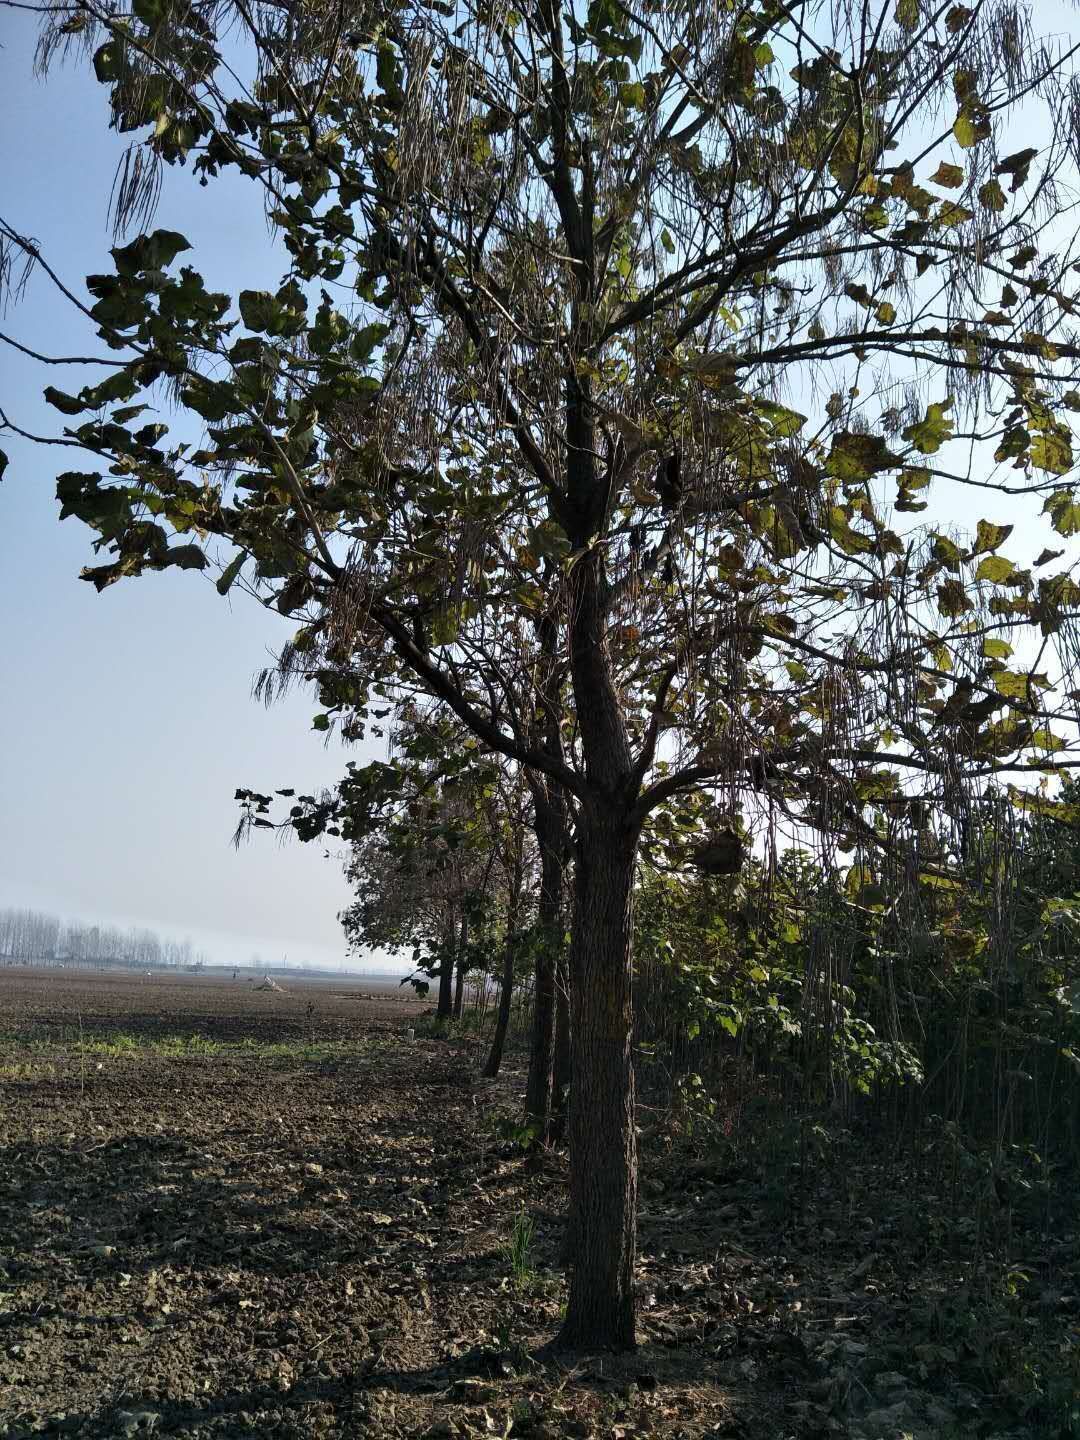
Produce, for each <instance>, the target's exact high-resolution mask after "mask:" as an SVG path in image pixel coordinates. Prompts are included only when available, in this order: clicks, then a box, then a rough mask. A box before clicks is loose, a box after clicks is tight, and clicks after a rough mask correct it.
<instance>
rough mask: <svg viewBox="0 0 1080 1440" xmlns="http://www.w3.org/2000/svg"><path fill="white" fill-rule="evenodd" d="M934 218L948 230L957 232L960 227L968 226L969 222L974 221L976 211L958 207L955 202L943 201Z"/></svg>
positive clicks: (962, 206)
mask: <svg viewBox="0 0 1080 1440" xmlns="http://www.w3.org/2000/svg"><path fill="white" fill-rule="evenodd" d="M934 218H935V219H936V220H937V222H938V224H939V225H944V226H945V228H946V229H947V230H955V229H956V227H957V226H958V225H966V224H967V222H968V221H969V220H974V219H975V211H974V210H969V209H968V208H967V206H966V205H958V204H957V203H956V201H955V200H942V202H941V204H940V205H939V206H938V212H937V215H936V216H935V217H934Z"/></svg>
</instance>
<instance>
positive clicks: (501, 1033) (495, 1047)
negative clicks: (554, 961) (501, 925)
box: [484, 927, 517, 1080]
mask: <svg viewBox="0 0 1080 1440" xmlns="http://www.w3.org/2000/svg"><path fill="white" fill-rule="evenodd" d="M516 944H517V936H516V935H515V934H514V931H513V930H512V929H511V928H509V927H507V931H506V941H505V945H504V949H503V973H502V989H501V990H500V991H499V1013H498V1015H497V1016H496V1018H495V1033H494V1034H493V1035H492V1037H491V1050H490V1052H489V1053H488V1058H487V1064H486V1065H485V1066H484V1075H485V1077H486V1078H487V1079H488V1080H494V1078H495V1076H496V1075H498V1073H499V1066H500V1065H501V1064H502V1057H503V1049H504V1047H505V1045H506V1032H507V1030H508V1029H509V1027H510V1006H511V1004H512V1002H513V999H514V950H515V947H516Z"/></svg>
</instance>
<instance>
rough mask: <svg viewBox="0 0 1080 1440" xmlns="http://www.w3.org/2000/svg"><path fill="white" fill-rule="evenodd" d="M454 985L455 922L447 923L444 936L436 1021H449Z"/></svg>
mask: <svg viewBox="0 0 1080 1440" xmlns="http://www.w3.org/2000/svg"><path fill="white" fill-rule="evenodd" d="M453 985H454V920H453V916H451V917H450V919H449V920H448V921H447V923H446V930H445V932H444V934H443V947H442V957H441V959H440V961H439V1003H438V1006H437V1007H436V1010H435V1018H436V1020H449V1019H450V1012H451V1010H452V1008H453Z"/></svg>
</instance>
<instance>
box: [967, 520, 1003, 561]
mask: <svg viewBox="0 0 1080 1440" xmlns="http://www.w3.org/2000/svg"><path fill="white" fill-rule="evenodd" d="M1012 531H1013V527H1012V526H1011V525H994V524H992V523H991V522H990V521H989V520H980V521H979V523H978V526H977V527H976V531H975V545H974V548H973V549H972V552H971V553H972V554H973V555H986V554H989V552H990V551H991V550H997V549H998V548H999V547H1000V546H1002V545H1004V544H1005V541H1006V540H1007V539H1008V538H1009V536H1010V535H1011V534H1012Z"/></svg>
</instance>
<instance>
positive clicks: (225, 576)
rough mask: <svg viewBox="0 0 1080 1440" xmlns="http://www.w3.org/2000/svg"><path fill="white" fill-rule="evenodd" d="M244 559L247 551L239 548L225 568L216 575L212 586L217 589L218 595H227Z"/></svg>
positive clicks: (241, 567)
mask: <svg viewBox="0 0 1080 1440" xmlns="http://www.w3.org/2000/svg"><path fill="white" fill-rule="evenodd" d="M246 559H247V552H246V551H244V550H241V551H239V553H238V554H236V555H234V556H233V558H232V559H231V560H230V561H229V563H228V565H226V567H225V569H224V570H223V571H222V572H221V574H220V575H219V576H218V578H217V580H216V582H215V585H214V588H215V589H216V590H217V592H218V594H219V595H227V594H228V593H229V591H230V590H231V589H232V583H233V581H234V580H235V579H236V577H237V576H238V575H239V574H240V571H241V570H242V569H243V567H244V561H245V560H246Z"/></svg>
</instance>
